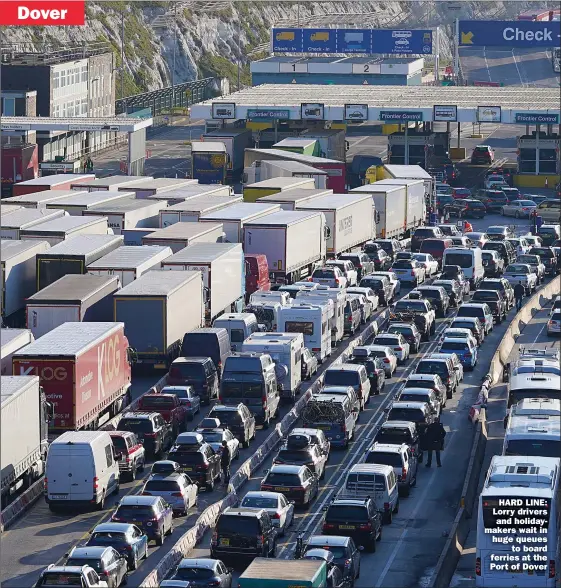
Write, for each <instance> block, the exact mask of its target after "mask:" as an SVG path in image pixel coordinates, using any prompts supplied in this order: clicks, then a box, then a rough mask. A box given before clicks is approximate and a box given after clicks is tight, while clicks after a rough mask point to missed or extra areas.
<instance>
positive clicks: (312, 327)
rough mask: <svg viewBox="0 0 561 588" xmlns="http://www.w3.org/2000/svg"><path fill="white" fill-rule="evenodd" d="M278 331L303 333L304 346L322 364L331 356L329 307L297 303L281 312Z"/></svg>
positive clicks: (282, 309)
mask: <svg viewBox="0 0 561 588" xmlns="http://www.w3.org/2000/svg"><path fill="white" fill-rule="evenodd" d="M278 330H279V331H280V332H283V333H302V334H303V335H304V345H305V346H306V347H307V348H308V349H310V350H311V351H312V353H314V354H315V355H316V357H317V358H318V361H319V362H320V363H321V362H323V360H324V359H325V358H326V357H328V356H329V355H331V329H330V327H329V310H328V308H327V306H325V305H321V306H319V305H318V306H315V305H313V304H311V303H310V304H303V303H301V302H300V303H299V302H295V303H294V304H293V305H292V306H287V307H283V308H281V309H280V312H279V324H278Z"/></svg>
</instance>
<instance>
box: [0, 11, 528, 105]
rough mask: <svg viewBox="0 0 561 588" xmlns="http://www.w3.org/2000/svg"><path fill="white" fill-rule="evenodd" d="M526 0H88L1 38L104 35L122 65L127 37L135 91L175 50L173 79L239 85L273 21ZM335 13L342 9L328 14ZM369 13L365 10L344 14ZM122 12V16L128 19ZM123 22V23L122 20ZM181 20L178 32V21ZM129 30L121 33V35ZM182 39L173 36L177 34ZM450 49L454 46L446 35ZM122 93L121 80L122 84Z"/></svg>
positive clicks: (57, 40)
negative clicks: (76, 11) (81, 12)
mask: <svg viewBox="0 0 561 588" xmlns="http://www.w3.org/2000/svg"><path fill="white" fill-rule="evenodd" d="M526 4H529V5H531V3H527V2H512V1H508V0H506V1H500V2H480V1H471V0H457V1H454V2H452V1H450V2H448V1H442V0H436V1H432V2H420V1H419V2H396V1H386V2H384V1H382V2H367V1H360V0H355V1H353V2H344V1H339V2H308V1H306V2H300V3H297V2H290V1H283V2H279V1H276V2H267V1H261V0H255V1H239V2H232V3H231V2H228V1H225V0H206V1H202V0H189V1H186V2H158V1H134V2H124V1H90V0H88V2H87V25H86V26H84V27H56V28H55V27H48V28H41V27H26V28H5V29H4V30H3V31H2V33H3V35H2V36H3V41H2V44H3V45H5V44H12V43H13V44H24V45H25V46H27V47H29V46H30V45H32V46H33V47H34V49H35V50H39V51H40V50H41V49H42V48H43V47H45V46H46V47H48V48H58V47H62V46H66V45H70V44H82V43H86V44H87V43H89V42H95V41H106V42H108V43H110V45H111V46H112V48H113V50H114V52H115V55H116V58H117V66H118V67H120V65H121V63H120V62H121V44H122V42H123V37H124V51H125V72H126V74H125V93H126V95H131V94H136V93H139V92H143V91H146V90H152V89H157V88H161V87H163V86H166V85H169V84H170V82H171V79H172V73H171V72H172V67H173V62H174V51H173V48H174V45H175V47H176V52H175V82H176V83H179V82H183V81H189V80H193V79H196V78H197V77H206V76H219V77H227V78H229V79H230V81H231V82H234V84H233V87H235V86H236V78H237V62H238V60H240V62H241V64H242V76H241V77H242V83H246V84H247V83H249V67H248V63H249V61H251V59H255V58H258V57H263V56H264V53H263V51H264V50H265V51H266V45H265V44H266V43H267V42H268V40H269V31H270V28H271V27H272V26H273V25H274V24H275V23H276V24H281V23H282V24H283V25H284V26H287V25H288V26H296V25H297V24H298V23H299V24H300V25H302V26H305V25H307V24H312V23H313V24H315V25H316V26H319V25H321V26H323V24H324V23H325V24H326V25H327V24H328V23H333V24H341V23H342V22H344V21H345V20H348V22H349V23H350V22H354V23H356V24H357V25H362V26H371V27H378V26H379V27H396V26H406V25H408V26H412V27H421V26H427V25H428V26H435V25H437V24H447V25H448V26H446V27H445V30H446V31H447V35H451V32H452V26H451V23H452V22H453V20H454V19H455V18H457V17H460V18H484V17H488V18H493V17H496V18H505V17H512V16H514V15H515V14H516V13H518V12H519V11H521V10H523V9H524V8H525V7H526ZM334 13H335V14H337V16H331V17H329V16H326V15H330V14H331V15H333V14H334ZM342 13H347V14H350V13H361V14H362V13H366V15H365V16H364V17H350V16H347V17H346V19H345V17H344V16H340V15H341V14H342ZM123 15H124V18H123ZM123 21H124V26H123ZM174 22H176V23H177V28H176V29H175V31H174V26H173V23H174ZM123 33H124V34H123ZM175 38H176V39H177V42H176V43H175V42H174V39H175ZM443 44H444V47H445V50H447V51H449V50H450V49H449V47H450V46H451V44H450V42H449V40H448V39H447V38H445V41H444V43H443ZM117 96H118V97H120V86H119V85H118V86H117Z"/></svg>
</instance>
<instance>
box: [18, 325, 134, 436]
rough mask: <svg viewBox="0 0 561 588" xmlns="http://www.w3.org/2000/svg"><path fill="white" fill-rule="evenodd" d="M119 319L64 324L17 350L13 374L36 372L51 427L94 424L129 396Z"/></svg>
mask: <svg viewBox="0 0 561 588" xmlns="http://www.w3.org/2000/svg"><path fill="white" fill-rule="evenodd" d="M128 349H129V343H128V341H127V338H126V336H125V326H124V324H123V323H114V322H109V323H64V324H62V325H60V326H59V327H57V328H56V329H53V330H52V331H50V332H49V333H47V334H46V335H43V336H42V337H41V338H40V339H37V341H34V342H33V343H31V344H29V345H28V346H27V347H24V348H23V349H22V350H21V351H19V352H18V353H15V354H14V356H13V360H12V366H13V373H14V374H15V375H18V376H39V379H40V383H41V386H42V387H43V389H44V390H45V395H46V398H47V400H48V401H49V402H50V403H51V404H53V407H54V418H53V419H52V420H51V422H50V427H51V430H53V431H74V430H77V429H84V428H92V429H96V428H98V427H99V426H100V425H102V424H103V423H104V422H105V421H106V420H108V419H109V418H110V417H111V416H113V415H114V414H117V413H118V412H119V411H120V410H121V409H122V408H123V406H125V405H126V404H128V403H129V400H130V394H129V389H130V384H131V369H130V364H129V361H128V357H129V351H128Z"/></svg>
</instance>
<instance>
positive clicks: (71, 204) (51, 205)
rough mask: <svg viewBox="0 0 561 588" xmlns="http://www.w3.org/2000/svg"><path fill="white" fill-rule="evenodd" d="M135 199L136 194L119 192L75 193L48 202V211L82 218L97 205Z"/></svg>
mask: <svg viewBox="0 0 561 588" xmlns="http://www.w3.org/2000/svg"><path fill="white" fill-rule="evenodd" d="M127 197H129V198H134V192H119V191H118V190H103V191H97V192H75V193H74V194H71V195H69V196H66V197H65V198H61V199H59V200H55V201H54V202H47V204H46V205H45V206H46V208H47V209H55V210H58V209H60V210H65V211H66V212H67V213H68V214H69V215H70V216H82V213H83V212H84V211H85V210H91V209H92V208H94V207H95V206H97V205H103V204H109V205H111V203H112V202H118V201H119V200H121V199H122V198H127Z"/></svg>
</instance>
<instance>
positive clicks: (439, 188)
mask: <svg viewBox="0 0 561 588" xmlns="http://www.w3.org/2000/svg"><path fill="white" fill-rule="evenodd" d="M435 188H436V193H437V194H444V195H446V196H452V195H453V193H454V189H453V188H452V186H449V185H448V184H445V183H444V182H436V183H435Z"/></svg>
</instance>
